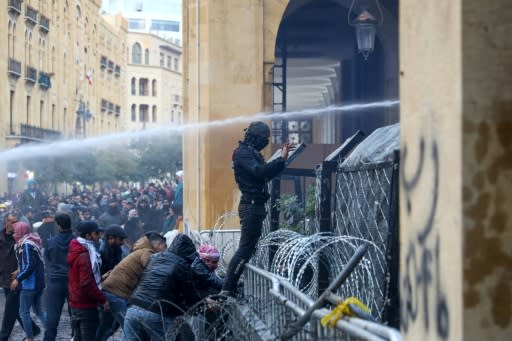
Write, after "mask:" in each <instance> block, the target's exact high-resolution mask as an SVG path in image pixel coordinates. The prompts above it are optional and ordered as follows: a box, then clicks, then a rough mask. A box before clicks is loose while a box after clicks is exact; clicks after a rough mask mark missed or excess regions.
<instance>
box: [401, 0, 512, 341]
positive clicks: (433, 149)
mask: <svg viewBox="0 0 512 341" xmlns="http://www.w3.org/2000/svg"><path fill="white" fill-rule="evenodd" d="M511 18H512V4H511V3H510V1H508V0H497V1H492V2H482V1H477V0H454V1H445V2H443V1H436V2H429V1H401V2H400V63H401V66H400V76H401V77H400V100H401V108H400V112H401V117H400V119H401V134H402V137H401V139H402V142H401V144H402V146H401V148H402V166H401V212H400V218H401V223H400V225H401V250H402V251H401V272H400V290H401V313H402V314H401V315H402V316H401V318H402V332H403V334H404V339H405V340H510V339H511V337H512V311H511V310H512V275H511V274H512V247H511V245H512V210H511V209H510V208H511V207H512V195H511V193H512V134H511V130H512V39H511V34H512V20H511Z"/></svg>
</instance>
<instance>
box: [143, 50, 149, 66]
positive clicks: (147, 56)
mask: <svg viewBox="0 0 512 341" xmlns="http://www.w3.org/2000/svg"><path fill="white" fill-rule="evenodd" d="M144 64H146V65H149V49H145V50H144Z"/></svg>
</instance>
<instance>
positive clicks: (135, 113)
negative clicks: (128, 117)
mask: <svg viewBox="0 0 512 341" xmlns="http://www.w3.org/2000/svg"><path fill="white" fill-rule="evenodd" d="M135 121H137V106H136V105H135V104H132V122H135Z"/></svg>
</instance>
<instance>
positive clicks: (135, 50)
mask: <svg viewBox="0 0 512 341" xmlns="http://www.w3.org/2000/svg"><path fill="white" fill-rule="evenodd" d="M141 54H142V48H141V47H140V44H139V43H135V44H133V46H132V63H133V64H140V63H141V58H142V56H141Z"/></svg>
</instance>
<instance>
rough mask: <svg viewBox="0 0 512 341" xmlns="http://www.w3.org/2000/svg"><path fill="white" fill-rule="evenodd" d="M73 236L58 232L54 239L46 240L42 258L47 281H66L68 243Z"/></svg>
mask: <svg viewBox="0 0 512 341" xmlns="http://www.w3.org/2000/svg"><path fill="white" fill-rule="evenodd" d="M74 238H75V236H74V235H73V233H72V232H71V231H69V232H60V233H58V234H57V235H56V236H55V237H52V238H50V239H48V242H47V246H46V250H45V251H44V258H45V260H46V272H47V274H48V279H49V280H58V281H66V282H67V280H68V263H67V261H66V259H67V256H68V249H69V242H71V240H72V239H74Z"/></svg>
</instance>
